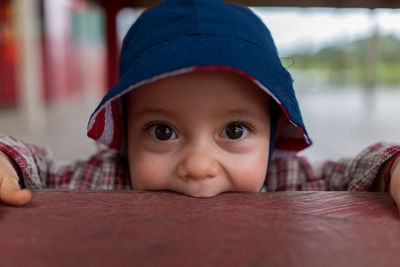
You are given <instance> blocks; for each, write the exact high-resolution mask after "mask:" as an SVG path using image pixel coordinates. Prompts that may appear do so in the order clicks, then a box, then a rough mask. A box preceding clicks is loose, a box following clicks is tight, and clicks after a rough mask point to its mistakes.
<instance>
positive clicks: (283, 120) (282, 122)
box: [275, 112, 288, 138]
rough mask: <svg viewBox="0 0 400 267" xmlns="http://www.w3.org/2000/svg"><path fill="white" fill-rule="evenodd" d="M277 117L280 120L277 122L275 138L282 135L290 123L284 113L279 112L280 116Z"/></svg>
mask: <svg viewBox="0 0 400 267" xmlns="http://www.w3.org/2000/svg"><path fill="white" fill-rule="evenodd" d="M277 116H278V119H277V122H276V135H275V138H277V137H278V136H279V135H280V133H281V132H282V130H283V129H284V128H285V127H286V126H287V123H288V121H287V118H286V116H285V114H283V112H279V114H278V115H277Z"/></svg>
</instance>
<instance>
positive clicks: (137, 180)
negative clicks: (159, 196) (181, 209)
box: [129, 154, 170, 190]
mask: <svg viewBox="0 0 400 267" xmlns="http://www.w3.org/2000/svg"><path fill="white" fill-rule="evenodd" d="M129 169H130V174H131V183H132V186H133V188H134V189H138V190H164V189H166V188H167V182H168V179H167V177H168V176H169V173H170V170H169V169H170V164H169V162H168V160H167V159H161V158H160V157H155V156H152V155H151V154H150V155H149V154H140V155H136V156H133V157H130V159H129Z"/></svg>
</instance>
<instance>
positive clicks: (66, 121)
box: [0, 99, 98, 160]
mask: <svg viewBox="0 0 400 267" xmlns="http://www.w3.org/2000/svg"><path fill="white" fill-rule="evenodd" d="M97 100H98V99H96V100H94V99H92V100H91V101H87V100H86V102H82V101H78V100H76V101H68V102H64V103H57V104H53V105H51V106H49V107H47V108H46V121H47V126H46V127H45V129H39V130H38V131H37V132H31V131H29V129H28V127H27V126H26V125H25V123H24V119H23V116H21V114H18V112H17V111H16V110H1V111H0V132H1V133H6V134H9V135H12V136H15V137H18V138H21V139H23V140H24V141H26V142H28V143H32V144H36V145H40V146H42V147H47V148H49V149H51V150H52V151H53V153H54V156H55V157H56V158H57V159H60V160H74V159H78V158H85V157H87V156H89V155H91V154H92V153H94V152H95V151H96V145H95V144H94V142H92V140H91V139H89V138H88V137H86V124H87V122H88V120H89V116H90V114H91V112H92V111H93V110H94V108H95V105H96V101H97Z"/></svg>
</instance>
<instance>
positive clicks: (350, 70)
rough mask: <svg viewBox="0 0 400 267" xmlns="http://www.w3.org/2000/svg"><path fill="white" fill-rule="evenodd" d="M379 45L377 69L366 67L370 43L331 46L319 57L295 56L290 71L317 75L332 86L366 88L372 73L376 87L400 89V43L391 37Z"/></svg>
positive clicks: (317, 53) (305, 54)
mask: <svg viewBox="0 0 400 267" xmlns="http://www.w3.org/2000/svg"><path fill="white" fill-rule="evenodd" d="M377 44H378V46H377V47H378V48H377V50H378V53H377V54H376V55H374V56H377V62H378V64H377V66H376V69H374V68H370V69H369V70H368V68H367V67H366V62H367V54H366V53H367V51H368V49H367V46H368V39H360V40H356V41H353V42H350V43H347V44H340V45H334V46H328V47H325V48H323V49H321V50H319V51H317V52H316V53H310V52H305V53H295V54H292V55H291V56H290V57H291V58H292V59H293V60H294V64H293V65H292V66H291V67H290V69H293V70H301V71H316V72H317V73H319V74H320V75H321V76H322V77H323V78H324V79H325V80H326V81H327V82H328V83H332V84H365V83H366V82H367V81H368V80H370V79H374V78H373V76H374V75H371V69H372V71H373V72H375V73H376V81H375V82H376V84H377V85H389V86H393V85H400V39H398V38H396V37H394V36H391V35H388V36H379V37H378V41H377ZM371 76H372V78H371Z"/></svg>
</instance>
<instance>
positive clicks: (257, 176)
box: [127, 71, 270, 197]
mask: <svg viewBox="0 0 400 267" xmlns="http://www.w3.org/2000/svg"><path fill="white" fill-rule="evenodd" d="M128 98H129V100H128V108H127V114H128V116H127V121H128V123H127V132H128V138H127V139H128V157H129V168H130V173H131V181H132V185H133V188H134V189H139V190H171V191H176V192H180V193H183V194H186V195H190V196H195V197H210V196H215V195H217V194H219V193H221V192H227V191H253V192H258V191H259V190H260V189H261V187H262V185H263V182H264V179H265V175H266V172H267V165H268V156H269V155H268V151H269V137H270V117H269V108H268V97H267V96H266V94H265V93H264V92H262V91H261V90H260V89H259V88H258V87H257V86H256V85H255V84H254V83H252V82H251V81H249V80H247V79H246V78H243V77H241V76H239V75H236V74H233V73H229V72H224V71H195V72H191V73H187V74H182V75H177V76H173V77H169V78H165V79H161V80H158V81H156V82H153V83H149V84H146V85H144V86H141V87H139V88H136V89H135V90H134V91H133V92H131V93H130V94H129V96H128Z"/></svg>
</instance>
